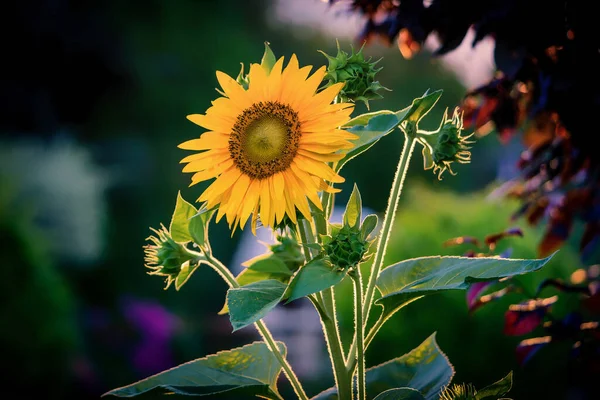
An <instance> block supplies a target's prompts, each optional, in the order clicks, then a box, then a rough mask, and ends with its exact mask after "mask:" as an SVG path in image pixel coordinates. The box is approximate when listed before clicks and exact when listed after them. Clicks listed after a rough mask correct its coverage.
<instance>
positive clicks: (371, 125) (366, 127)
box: [334, 110, 399, 172]
mask: <svg viewBox="0 0 600 400" xmlns="http://www.w3.org/2000/svg"><path fill="white" fill-rule="evenodd" d="M398 123H399V122H398V118H397V116H396V114H395V113H394V112H392V111H389V110H382V111H375V112H370V113H366V114H362V115H359V116H357V117H355V118H352V119H351V120H350V121H348V123H346V124H345V125H344V126H343V129H345V130H347V131H348V132H351V133H354V134H355V135H358V139H356V140H353V141H352V144H353V146H354V147H353V148H351V149H349V150H348V151H347V152H346V155H345V156H344V158H342V159H341V160H339V161H338V162H337V163H335V165H334V170H335V171H336V172H339V171H340V170H341V169H342V167H343V166H344V165H345V164H346V163H347V162H348V161H350V160H352V159H353V158H354V157H356V156H358V155H359V154H361V153H363V152H365V151H367V150H369V149H370V148H371V146H373V145H374V144H375V143H377V142H378V141H379V139H381V138H382V137H384V136H385V135H387V134H389V133H390V132H391V131H393V130H394V128H396V126H398Z"/></svg>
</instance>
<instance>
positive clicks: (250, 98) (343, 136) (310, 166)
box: [179, 46, 357, 232]
mask: <svg viewBox="0 0 600 400" xmlns="http://www.w3.org/2000/svg"><path fill="white" fill-rule="evenodd" d="M267 49H268V50H269V51H270V49H269V48H268V46H267ZM266 53H267V52H265V54H266ZM271 54H272V53H271ZM274 60H275V58H274V56H273V57H270V56H269V57H263V61H262V62H261V64H251V65H250V69H249V72H248V74H247V75H244V74H243V73H242V74H241V76H242V77H241V78H240V77H238V80H234V79H233V78H231V77H230V76H228V75H226V74H224V73H222V72H217V80H218V81H219V84H220V86H221V89H222V90H221V91H220V93H221V94H222V96H221V97H219V98H217V99H215V100H214V101H213V102H212V106H211V107H209V108H208V109H207V110H206V112H205V114H192V115H188V117H187V118H188V119H189V120H190V121H192V122H193V123H195V124H197V125H199V126H201V127H203V128H205V129H206V130H207V131H206V132H204V133H202V134H201V136H200V137H199V138H197V139H192V140H189V141H187V142H185V143H182V144H181V145H180V146H179V147H180V148H183V149H187V150H195V151H196V153H195V154H192V155H189V156H187V157H185V158H184V159H183V160H182V163H185V164H186V166H185V167H184V168H183V171H184V172H193V173H194V175H192V183H191V184H192V185H194V184H196V183H199V182H202V181H205V180H211V179H214V181H213V182H212V183H211V184H210V185H209V186H208V187H207V188H206V190H205V191H204V192H203V193H202V194H201V195H200V198H199V199H198V201H200V202H205V204H206V206H207V207H208V208H209V209H213V208H218V212H217V217H216V220H217V222H218V221H219V220H220V219H221V218H222V217H226V219H227V222H228V223H229V225H230V227H233V230H235V228H236V227H237V226H239V227H241V228H242V229H243V228H244V225H245V224H246V222H247V221H248V219H250V217H251V216H252V218H251V225H252V229H253V232H255V229H256V226H257V224H258V222H259V221H260V223H261V224H262V225H264V226H269V227H276V226H278V225H280V224H281V223H282V221H284V220H285V218H287V219H289V221H291V223H293V224H295V223H297V212H300V214H301V215H302V216H304V217H305V218H307V219H308V218H311V212H310V205H309V201H310V202H312V203H313V204H314V206H315V207H317V208H319V209H322V205H321V202H320V200H319V196H318V193H319V192H320V191H323V190H325V191H330V192H335V191H337V189H334V188H333V186H332V185H333V184H334V183H341V182H343V181H344V179H343V178H342V177H341V176H339V175H338V174H337V173H336V172H335V171H334V170H333V169H332V168H331V167H330V166H329V165H328V163H329V162H333V161H337V160H339V159H341V158H343V156H344V151H345V150H347V149H350V148H352V146H353V145H352V143H351V142H350V141H351V140H354V139H356V138H357V137H356V136H355V135H353V134H351V133H348V132H346V131H344V130H341V129H339V127H340V126H342V125H344V123H346V121H348V120H349V118H350V114H351V113H352V111H353V105H352V104H349V103H337V104H332V101H333V99H334V98H335V97H336V96H337V95H338V94H339V92H340V90H341V89H342V87H343V86H344V83H337V84H334V85H331V86H329V87H327V88H325V89H323V90H320V91H319V90H318V88H319V86H320V84H321V82H322V81H323V78H324V77H325V74H326V70H325V67H321V68H319V69H318V70H316V71H315V72H314V73H313V74H312V75H310V70H311V69H312V67H311V66H306V67H300V66H299V64H298V60H297V58H296V56H295V55H292V57H291V58H290V60H289V62H288V63H287V65H286V67H285V68H284V59H283V57H282V58H279V59H278V60H276V61H274Z"/></svg>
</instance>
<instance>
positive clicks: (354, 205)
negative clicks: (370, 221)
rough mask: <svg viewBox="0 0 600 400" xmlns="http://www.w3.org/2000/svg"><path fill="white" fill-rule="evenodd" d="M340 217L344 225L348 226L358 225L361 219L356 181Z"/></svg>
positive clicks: (360, 206) (360, 204) (360, 205)
mask: <svg viewBox="0 0 600 400" xmlns="http://www.w3.org/2000/svg"><path fill="white" fill-rule="evenodd" d="M342 219H343V222H344V225H348V226H349V227H350V228H354V227H355V226H358V224H360V220H361V219H362V199H361V197H360V192H359V191H358V187H357V186H356V183H355V184H354V188H353V189H352V193H351V194H350V198H349V199H348V203H347V204H346V210H345V211H344V215H343V217H342Z"/></svg>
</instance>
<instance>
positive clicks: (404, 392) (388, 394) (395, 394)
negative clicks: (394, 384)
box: [373, 388, 425, 400]
mask: <svg viewBox="0 0 600 400" xmlns="http://www.w3.org/2000/svg"><path fill="white" fill-rule="evenodd" d="M373 400H425V397H423V395H422V394H421V392H419V391H418V390H415V389H411V388H397V389H389V390H386V391H385V392H381V393H379V394H378V395H377V397H375V398H374V399H373Z"/></svg>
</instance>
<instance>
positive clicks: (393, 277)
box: [376, 255, 552, 318]
mask: <svg viewBox="0 0 600 400" xmlns="http://www.w3.org/2000/svg"><path fill="white" fill-rule="evenodd" d="M551 258H552V255H551V256H549V257H546V258H543V259H511V258H500V257H455V256H432V257H420V258H413V259H410V260H405V261H401V262H399V263H397V264H394V265H392V266H390V267H388V268H386V269H384V270H383V271H381V273H380V274H379V276H378V277H377V288H378V289H379V291H380V292H381V295H382V297H381V298H379V299H377V301H376V303H377V304H380V305H381V306H383V312H384V317H385V318H389V317H390V316H391V315H392V314H393V313H395V312H396V311H398V310H399V309H400V308H402V307H404V306H405V305H407V304H408V303H410V302H412V301H414V300H417V299H419V298H421V297H423V296H425V295H428V294H433V293H440V292H442V291H446V290H465V289H467V288H468V287H469V284H471V283H473V282H480V281H486V280H495V279H499V278H504V277H508V276H514V275H521V274H525V273H528V272H533V271H537V270H538V269H540V268H542V266H543V265H544V264H546V263H547V262H548V261H549V260H550V259H551Z"/></svg>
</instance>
